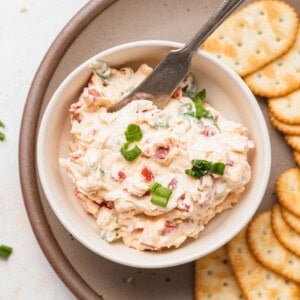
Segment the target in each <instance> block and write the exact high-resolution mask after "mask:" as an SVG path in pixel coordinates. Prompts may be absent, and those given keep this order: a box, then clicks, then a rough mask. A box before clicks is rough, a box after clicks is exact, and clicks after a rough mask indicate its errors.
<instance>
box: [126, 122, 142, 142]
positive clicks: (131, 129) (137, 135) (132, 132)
mask: <svg viewBox="0 0 300 300" xmlns="http://www.w3.org/2000/svg"><path fill="white" fill-rule="evenodd" d="M125 136H126V140H127V142H138V141H140V140H141V139H142V137H143V133H142V131H141V128H140V126H139V125H136V124H129V125H128V126H127V128H126V131H125Z"/></svg>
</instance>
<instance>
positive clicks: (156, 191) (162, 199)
mask: <svg viewBox="0 0 300 300" xmlns="http://www.w3.org/2000/svg"><path fill="white" fill-rule="evenodd" d="M149 189H150V191H151V193H152V198H151V203H152V204H154V205H158V206H162V207H167V205H168V201H169V199H170V196H171V194H172V190H171V189H169V188H167V187H164V186H162V185H161V184H160V183H158V182H154V183H152V184H151V185H150V187H149Z"/></svg>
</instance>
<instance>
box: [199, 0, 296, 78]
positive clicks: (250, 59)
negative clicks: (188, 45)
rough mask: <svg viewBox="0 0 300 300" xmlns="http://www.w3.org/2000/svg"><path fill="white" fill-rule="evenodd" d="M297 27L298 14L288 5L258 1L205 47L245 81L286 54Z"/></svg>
mask: <svg viewBox="0 0 300 300" xmlns="http://www.w3.org/2000/svg"><path fill="white" fill-rule="evenodd" d="M297 27H298V17H297V13H296V11H295V10H294V9H293V8H292V7H291V6H290V5H288V4H287V3H285V2H282V1H275V0H265V1H256V2H253V3H251V4H249V5H247V6H245V7H244V8H242V9H240V10H239V11H237V12H235V13H234V14H233V15H231V16H230V17H229V18H228V19H227V20H225V22H223V24H221V26H219V28H217V30H216V31H215V32H214V33H213V34H212V35H211V36H210V37H209V38H208V39H207V40H206V41H205V42H204V44H203V46H202V47H203V49H204V50H205V51H208V52H210V53H212V54H213V55H215V56H216V57H218V58H219V59H221V60H222V61H223V62H225V63H226V64H227V65H229V66H230V67H232V68H233V69H234V70H235V71H236V72H237V73H238V74H239V75H240V76H242V77H244V76H246V75H248V74H250V73H253V72H255V71H256V70H258V69H260V68H262V67H263V66H265V65H266V64H268V63H269V62H271V61H273V60H274V59H276V58H278V57H279V56H281V55H282V54H284V53H285V52H286V51H287V50H288V49H289V48H290V47H291V46H292V44H293V42H294V40H295V37H296V33H297Z"/></svg>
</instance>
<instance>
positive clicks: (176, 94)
mask: <svg viewBox="0 0 300 300" xmlns="http://www.w3.org/2000/svg"><path fill="white" fill-rule="evenodd" d="M181 97H182V89H181V88H178V89H177V90H176V91H175V92H174V93H173V95H172V98H174V99H180V98H181Z"/></svg>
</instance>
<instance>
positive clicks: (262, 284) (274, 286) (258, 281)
mask: <svg viewBox="0 0 300 300" xmlns="http://www.w3.org/2000/svg"><path fill="white" fill-rule="evenodd" d="M227 252H228V258H229V261H230V265H231V266H232V268H233V271H234V274H235V276H236V278H237V281H238V283H239V285H240V287H241V289H242V291H243V293H244V295H245V297H246V299H249V300H252V299H253V300H257V299H264V300H268V299H270V300H273V299H299V298H300V288H299V287H298V286H297V285H296V284H294V283H291V282H290V283H289V284H288V283H287V282H286V280H285V278H284V277H282V276H280V275H278V274H276V273H274V272H272V271H271V270H269V269H268V268H266V267H264V266H263V265H262V264H260V263H259V262H258V261H257V260H256V259H255V257H254V256H253V254H252V253H251V251H250V249H249V246H248V243H247V240H246V229H243V230H242V231H241V232H240V233H239V234H238V235H237V236H235V237H234V238H233V239H232V240H231V241H230V242H229V243H228V244H227ZM219 299H225V298H219Z"/></svg>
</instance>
